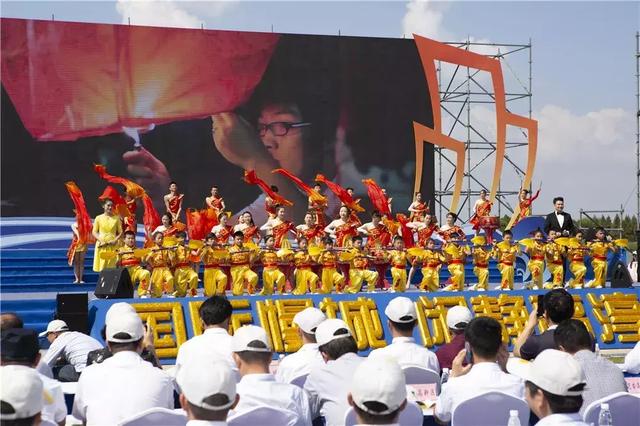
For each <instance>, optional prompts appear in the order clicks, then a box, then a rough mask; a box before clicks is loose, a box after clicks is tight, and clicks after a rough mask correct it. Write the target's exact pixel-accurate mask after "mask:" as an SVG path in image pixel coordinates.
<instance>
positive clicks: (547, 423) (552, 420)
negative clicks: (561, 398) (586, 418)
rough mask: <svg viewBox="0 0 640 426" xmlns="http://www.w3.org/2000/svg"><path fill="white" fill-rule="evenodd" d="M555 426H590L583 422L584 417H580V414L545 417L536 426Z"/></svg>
mask: <svg viewBox="0 0 640 426" xmlns="http://www.w3.org/2000/svg"><path fill="white" fill-rule="evenodd" d="M555 425H565V426H589V425H587V424H586V423H585V422H583V421H582V417H580V413H571V414H552V415H550V416H547V417H544V418H543V419H542V420H540V421H539V422H538V423H536V426H555Z"/></svg>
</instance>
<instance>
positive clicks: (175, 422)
mask: <svg viewBox="0 0 640 426" xmlns="http://www.w3.org/2000/svg"><path fill="white" fill-rule="evenodd" d="M186 424H187V416H186V414H184V412H180V411H178V412H176V411H175V410H171V409H169V408H161V407H156V408H149V409H148V410H145V411H143V412H141V413H138V414H136V415H135V416H132V417H129V418H128V419H125V420H123V421H122V422H120V426H152V425H164V426H184V425H186Z"/></svg>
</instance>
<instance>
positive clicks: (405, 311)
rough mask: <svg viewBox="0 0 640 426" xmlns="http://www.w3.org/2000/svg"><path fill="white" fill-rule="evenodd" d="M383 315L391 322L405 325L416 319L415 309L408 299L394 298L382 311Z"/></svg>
mask: <svg viewBox="0 0 640 426" xmlns="http://www.w3.org/2000/svg"><path fill="white" fill-rule="evenodd" d="M384 314H385V315H386V316H387V318H389V319H390V320H391V321H393V322H400V323H407V322H412V321H415V320H416V319H417V318H418V314H417V313H416V307H415V305H414V304H413V302H412V301H411V299H409V298H408V297H396V298H395V299H393V300H391V301H390V302H389V304H388V305H387V307H386V308H385V309H384Z"/></svg>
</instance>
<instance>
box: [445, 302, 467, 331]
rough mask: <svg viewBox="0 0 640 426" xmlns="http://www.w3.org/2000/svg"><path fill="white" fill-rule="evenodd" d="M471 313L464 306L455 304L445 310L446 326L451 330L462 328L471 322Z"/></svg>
mask: <svg viewBox="0 0 640 426" xmlns="http://www.w3.org/2000/svg"><path fill="white" fill-rule="evenodd" d="M472 319H473V315H471V311H470V310H469V308H467V307H466V306H461V305H456V306H452V307H451V308H449V310H448V311H447V327H449V328H450V329H452V330H463V329H465V328H466V327H467V324H469V322H471V320H472Z"/></svg>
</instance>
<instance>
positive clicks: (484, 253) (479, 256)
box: [471, 235, 491, 291]
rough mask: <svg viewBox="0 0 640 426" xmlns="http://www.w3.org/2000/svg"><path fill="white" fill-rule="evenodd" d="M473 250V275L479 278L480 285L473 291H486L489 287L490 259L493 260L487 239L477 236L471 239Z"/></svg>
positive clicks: (474, 287)
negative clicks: (487, 245)
mask: <svg viewBox="0 0 640 426" xmlns="http://www.w3.org/2000/svg"><path fill="white" fill-rule="evenodd" d="M471 242H472V243H473V246H474V247H473V249H472V250H471V257H472V258H473V273H474V274H475V276H476V277H477V278H478V283H477V284H474V285H473V286H471V290H479V291H485V290H488V286H489V259H490V258H491V250H487V248H486V243H487V239H486V238H485V237H483V236H481V235H477V236H475V237H473V238H472V239H471Z"/></svg>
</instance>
